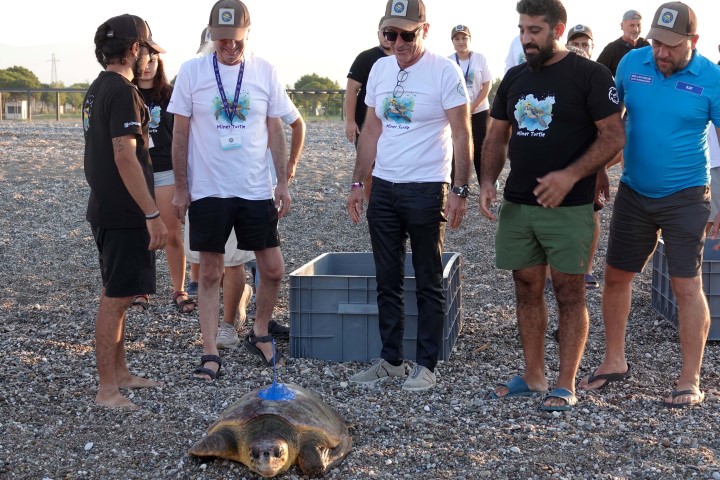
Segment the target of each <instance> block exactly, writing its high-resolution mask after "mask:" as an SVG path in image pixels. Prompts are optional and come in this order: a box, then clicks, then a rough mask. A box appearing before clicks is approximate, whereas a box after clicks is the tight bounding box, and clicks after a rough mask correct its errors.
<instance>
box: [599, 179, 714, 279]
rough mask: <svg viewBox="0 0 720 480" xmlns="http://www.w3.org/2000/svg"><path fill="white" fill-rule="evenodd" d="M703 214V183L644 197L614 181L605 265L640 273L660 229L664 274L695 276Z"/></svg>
mask: <svg viewBox="0 0 720 480" xmlns="http://www.w3.org/2000/svg"><path fill="white" fill-rule="evenodd" d="M709 213H710V188H709V187H708V186H700V187H690V188H685V189H683V190H680V191H679V192H675V193H673V194H671V195H668V196H666V197H662V198H650V197H646V196H644V195H640V194H639V193H637V192H636V191H634V190H633V189H631V188H630V187H628V186H627V185H625V184H624V183H622V182H620V186H619V187H618V193H617V195H616V196H615V206H614V207H613V216H612V220H611V222H610V234H609V238H608V250H607V263H608V265H610V266H613V267H615V268H618V269H620V270H624V271H626V272H641V271H642V270H643V269H644V268H645V265H646V264H647V263H648V261H649V260H650V256H651V255H652V253H653V252H654V251H655V246H656V245H657V241H658V236H659V234H660V232H662V237H663V241H664V242H665V256H666V257H667V261H668V272H669V273H670V276H671V277H696V276H698V275H700V273H701V269H702V253H703V247H704V242H705V227H706V224H707V219H708V215H709Z"/></svg>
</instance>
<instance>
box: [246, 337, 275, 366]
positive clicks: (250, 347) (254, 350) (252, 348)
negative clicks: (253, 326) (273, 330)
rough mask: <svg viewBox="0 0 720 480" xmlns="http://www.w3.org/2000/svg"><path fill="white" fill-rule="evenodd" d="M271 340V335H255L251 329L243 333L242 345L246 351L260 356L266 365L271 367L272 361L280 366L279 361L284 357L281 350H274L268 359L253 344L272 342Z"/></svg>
mask: <svg viewBox="0 0 720 480" xmlns="http://www.w3.org/2000/svg"><path fill="white" fill-rule="evenodd" d="M272 341H273V337H272V335H265V336H264V337H256V336H255V333H254V332H253V331H252V330H251V331H250V333H248V334H247V335H245V338H244V339H243V346H244V347H245V348H246V349H247V351H248V352H250V353H252V354H254V355H257V356H258V357H260V358H262V361H263V363H264V364H265V366H266V367H272V366H273V363H274V364H275V365H277V366H280V362H281V361H282V360H283V359H284V357H283V354H282V352H280V351H277V350H276V351H275V354H274V355H273V357H272V358H271V359H270V360H269V361H268V359H266V358H265V354H264V353H263V352H262V350H260V349H259V348H258V347H257V346H256V345H255V344H257V343H272Z"/></svg>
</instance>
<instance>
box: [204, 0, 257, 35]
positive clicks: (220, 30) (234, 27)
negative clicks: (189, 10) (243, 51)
mask: <svg viewBox="0 0 720 480" xmlns="http://www.w3.org/2000/svg"><path fill="white" fill-rule="evenodd" d="M208 26H209V27H210V39H211V40H213V41H214V40H244V39H245V33H246V32H247V29H248V27H250V13H248V9H247V7H246V6H245V4H244V3H243V2H241V1H240V0H220V1H219V2H217V3H215V5H213V7H212V10H211V11H210V21H209V22H208Z"/></svg>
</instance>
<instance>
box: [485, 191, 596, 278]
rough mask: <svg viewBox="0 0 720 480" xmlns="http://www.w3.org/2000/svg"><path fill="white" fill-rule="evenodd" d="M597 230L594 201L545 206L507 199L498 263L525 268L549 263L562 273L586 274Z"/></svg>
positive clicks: (497, 249)
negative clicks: (591, 244) (569, 205)
mask: <svg viewBox="0 0 720 480" xmlns="http://www.w3.org/2000/svg"><path fill="white" fill-rule="evenodd" d="M594 230H595V222H594V219H593V204H592V203H589V204H587V205H579V206H575V207H557V208H545V207H540V206H535V205H521V204H518V203H511V202H508V201H507V200H503V203H502V206H501V207H500V213H499V216H498V226H497V234H496V236H495V255H496V258H495V266H496V267H497V268H501V269H504V270H522V269H524V268H530V267H534V266H536V265H547V264H549V265H550V266H551V267H552V268H554V269H555V270H557V271H559V272H562V273H569V274H583V273H585V272H586V271H587V262H588V259H589V257H590V243H591V242H592V239H593V232H594Z"/></svg>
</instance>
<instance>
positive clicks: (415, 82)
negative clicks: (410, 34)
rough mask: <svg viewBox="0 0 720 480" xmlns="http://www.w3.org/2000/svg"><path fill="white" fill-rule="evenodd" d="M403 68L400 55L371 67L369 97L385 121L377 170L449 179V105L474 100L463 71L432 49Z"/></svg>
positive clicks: (411, 178)
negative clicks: (401, 67)
mask: <svg viewBox="0 0 720 480" xmlns="http://www.w3.org/2000/svg"><path fill="white" fill-rule="evenodd" d="M404 72H407V76H406V77H405V75H404V74H403V73H401V71H400V66H399V65H398V63H397V60H396V58H395V56H390V57H385V58H381V59H379V60H378V61H377V62H375V65H373V68H372V70H371V71H370V77H369V79H368V84H367V93H366V95H365V103H366V104H367V106H368V107H369V108H374V109H375V115H377V117H378V118H379V119H380V122H381V123H382V133H381V134H380V139H379V140H378V145H377V155H376V158H375V167H374V170H373V175H374V176H376V177H378V178H381V179H383V180H386V181H388V182H394V183H409V182H448V183H449V182H450V171H451V166H452V165H451V164H452V153H453V145H452V138H451V131H450V123H449V121H448V118H447V114H446V112H445V111H446V110H449V109H451V108H455V107H457V106H460V105H462V104H463V103H467V102H468V101H469V99H468V93H467V88H466V86H465V80H464V78H463V74H462V72H461V71H460V68H459V67H458V66H457V65H456V64H455V62H452V61H450V60H449V59H448V58H445V57H441V56H439V55H435V54H434V53H431V52H428V51H427V50H426V51H425V53H424V54H423V56H422V57H421V58H420V60H418V62H417V63H415V64H414V65H412V66H410V67H408V68H407V69H405V70H404ZM398 75H401V76H400V77H398ZM403 77H405V78H404V79H403ZM399 78H400V79H401V80H402V81H400V82H398V79H399ZM398 84H399V86H398Z"/></svg>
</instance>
